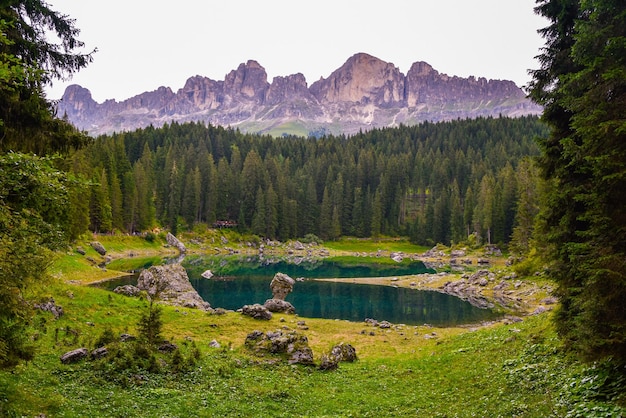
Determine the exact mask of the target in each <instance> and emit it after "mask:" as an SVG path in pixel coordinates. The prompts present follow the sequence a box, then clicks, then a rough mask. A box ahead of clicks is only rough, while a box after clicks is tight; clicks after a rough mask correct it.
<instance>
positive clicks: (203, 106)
mask: <svg viewBox="0 0 626 418" xmlns="http://www.w3.org/2000/svg"><path fill="white" fill-rule="evenodd" d="M57 111H58V114H59V115H64V114H67V116H68V119H69V120H70V121H71V122H72V123H74V124H75V125H76V126H77V127H78V128H80V129H83V130H86V131H88V132H89V133H90V134H92V135H99V134H103V133H111V132H114V131H122V130H133V129H137V128H141V127H145V126H148V125H154V126H159V125H161V124H164V123H168V122H172V121H180V122H184V121H203V122H206V123H212V124H215V125H223V126H236V127H238V128H239V129H240V130H243V131H246V130H253V131H254V132H262V133H272V134H275V135H280V134H282V133H285V132H287V133H290V134H294V133H296V134H299V135H307V134H310V133H312V132H315V133H335V134H339V133H343V134H351V133H355V132H358V131H359V130H368V129H371V128H374V127H378V128H380V127H387V126H396V125H398V124H400V123H402V124H405V125H408V124H416V123H419V122H421V121H425V120H428V121H440V120H449V119H457V118H468V117H477V116H498V115H505V116H521V115H527V114H539V113H540V112H541V108H540V107H539V106H537V105H535V104H533V103H532V102H531V101H530V100H528V99H527V98H526V97H525V94H524V92H523V91H522V90H521V89H520V88H519V87H517V86H516V85H515V83H513V82H512V81H507V80H487V79H485V78H482V77H478V78H476V77H468V78H462V77H456V76H448V75H446V74H440V73H439V72H438V71H437V70H435V69H434V68H433V67H432V66H431V65H430V64H428V63H426V62H422V61H418V62H415V63H414V64H413V65H412V66H411V68H410V69H409V71H408V72H407V74H406V76H405V75H404V74H402V72H400V70H399V69H398V68H397V67H396V66H395V65H394V64H392V63H390V62H385V61H383V60H381V59H379V58H376V57H374V56H371V55H369V54H365V53H358V54H355V55H353V56H352V57H350V58H349V59H348V60H347V61H346V62H345V63H344V64H343V65H342V66H341V67H340V68H338V69H337V70H335V71H333V72H332V73H331V74H330V76H328V78H323V77H322V78H320V80H318V81H316V82H315V83H313V84H312V85H311V86H310V87H308V86H307V81H306V79H305V77H304V75H302V74H301V73H297V74H292V75H289V76H284V77H283V76H279V77H274V78H273V80H272V83H271V84H270V83H268V81H267V73H266V71H265V69H264V68H263V67H262V66H261V65H260V64H259V63H258V62H256V61H254V60H249V61H247V62H246V63H242V64H240V65H239V66H238V67H237V69H236V70H232V71H231V72H229V73H228V74H226V76H225V78H224V80H223V81H215V80H211V79H209V78H206V77H203V76H200V75H196V76H193V77H190V78H189V79H188V80H187V81H186V83H185V85H184V86H183V87H182V88H181V89H179V90H178V91H177V92H173V91H172V89H171V88H169V87H159V88H158V89H156V90H154V91H151V92H145V93H142V94H139V95H137V96H135V97H132V98H130V99H127V100H124V101H122V102H116V101H115V100H107V101H105V102H103V103H96V102H95V101H94V100H93V98H92V96H91V93H90V92H89V90H87V89H86V88H83V87H81V86H77V85H72V86H69V87H68V88H67V90H66V91H65V94H64V95H63V98H62V99H61V101H60V102H59V105H58V108H57ZM283 129H284V130H283ZM294 129H295V130H294Z"/></svg>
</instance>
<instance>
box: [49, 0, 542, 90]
mask: <svg viewBox="0 0 626 418" xmlns="http://www.w3.org/2000/svg"><path fill="white" fill-rule="evenodd" d="M48 1H49V4H50V6H51V8H52V9H53V10H55V11H58V12H61V13H63V14H66V15H69V17H70V18H72V19H75V20H76V26H77V27H78V28H79V29H80V30H81V33H80V35H79V39H80V40H82V41H83V42H85V44H86V50H91V49H93V48H97V49H98V52H97V53H96V54H95V55H94V61H93V63H91V64H90V65H89V66H88V67H87V68H85V69H83V70H81V71H80V72H79V73H78V74H76V75H75V76H74V77H73V78H72V79H71V80H70V81H67V82H66V81H63V82H60V81H57V82H55V84H54V86H53V87H52V88H50V89H48V98H50V99H58V98H60V97H61V96H62V95H63V92H64V91H65V87H67V86H68V85H69V84H80V85H82V86H83V87H86V88H88V89H89V90H91V93H92V95H93V98H94V99H95V100H96V101H98V102H102V101H104V100H106V99H116V100H118V101H119V100H124V99H127V98H129V97H132V96H134V95H137V94H139V93H142V92H144V91H152V90H155V89H157V88H158V87H159V86H167V87H171V88H172V90H174V91H176V90H178V89H179V88H181V87H183V85H184V84H185V81H186V80H187V79H188V78H189V77H191V76H194V75H202V76H205V77H209V78H211V79H213V80H223V79H224V76H225V75H226V74H227V73H228V72H230V71H231V70H234V69H236V68H237V67H238V66H239V64H241V63H244V62H246V61H248V60H250V59H253V60H256V61H257V62H259V64H261V65H262V66H263V67H264V68H265V70H266V71H267V74H268V81H269V82H271V81H272V78H273V77H275V76H287V75H290V74H295V73H302V74H304V76H305V77H306V79H307V82H308V84H309V85H311V84H312V83H313V82H314V81H316V80H318V79H319V78H320V77H324V78H327V77H328V76H329V75H330V74H331V73H332V72H333V71H334V70H336V69H337V68H339V67H340V66H341V65H342V64H343V63H344V62H345V61H346V60H347V59H348V58H349V57H350V56H352V55H354V54H355V53H358V52H365V53H368V54H371V55H373V56H375V57H378V58H380V59H382V60H384V61H387V62H391V63H393V64H395V65H396V66H397V67H398V68H399V69H400V71H402V72H403V73H404V74H406V72H407V71H408V70H409V68H410V66H411V64H412V63H414V62H416V61H426V62H428V63H429V64H431V65H432V66H433V67H434V68H435V69H436V70H437V71H439V72H441V73H445V74H448V75H451V76H452V75H456V76H461V77H468V76H470V75H474V76H481V77H486V78H488V79H506V80H513V81H514V82H515V83H516V84H517V85H519V86H523V85H525V84H526V83H528V81H529V80H530V77H529V75H528V70H529V69H533V68H537V62H536V60H535V59H534V57H535V56H536V55H537V54H538V53H539V49H540V48H541V47H542V46H543V44H544V42H543V40H542V39H541V37H540V36H539V35H538V34H537V29H540V28H542V27H544V26H546V25H547V24H546V21H545V20H543V19H542V18H540V17H539V16H536V15H535V14H534V12H533V7H534V5H535V0H384V1H383V0H314V1H312V0H299V1H298V0H176V1H167V2H165V1H160V0H108V1H86V0H48Z"/></svg>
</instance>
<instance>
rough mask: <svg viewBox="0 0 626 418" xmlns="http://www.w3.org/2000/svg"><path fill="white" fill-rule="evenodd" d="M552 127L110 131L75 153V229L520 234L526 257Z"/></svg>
mask: <svg viewBox="0 0 626 418" xmlns="http://www.w3.org/2000/svg"><path fill="white" fill-rule="evenodd" d="M546 133H547V128H545V127H544V125H542V123H541V122H540V121H539V119H538V118H536V117H522V118H515V119H510V118H503V117H501V118H479V119H471V120H470V119H468V120H457V121H452V122H442V123H422V124H420V125H417V126H411V127H408V126H401V127H399V128H389V129H374V130H371V131H368V132H362V133H360V134H357V135H354V136H350V137H345V136H326V137H321V138H313V137H310V138H301V137H283V138H273V137H269V136H261V135H253V134H244V133H241V132H239V131H238V130H235V129H230V128H222V127H215V126H211V125H209V126H205V125H204V124H200V123H189V124H176V123H175V124H171V125H165V126H164V127H163V128H158V129H157V128H152V127H149V128H146V129H140V130H137V131H134V132H127V133H119V134H113V135H111V136H102V137H99V138H97V139H96V140H95V141H94V142H93V143H92V144H91V145H90V146H88V147H86V148H84V149H82V150H80V151H78V152H76V153H75V154H74V155H73V157H72V159H71V164H72V167H71V170H72V171H73V172H74V173H75V174H77V175H79V176H82V177H83V178H86V179H89V180H91V181H90V183H89V186H88V187H89V189H90V190H82V191H80V192H76V193H74V196H73V199H72V200H73V205H72V206H73V208H72V210H73V212H74V214H73V216H72V219H73V221H72V222H73V223H74V224H73V230H74V231H75V233H76V234H79V233H80V231H84V230H85V229H86V228H87V227H89V229H90V230H92V231H94V232H98V233H106V232H111V231H121V232H126V233H136V232H141V231H147V230H151V229H153V228H156V227H165V228H168V229H170V230H172V231H173V232H177V231H182V230H187V229H193V228H196V227H198V226H200V227H202V226H214V225H219V226H229V227H237V228H238V229H240V230H241V231H245V232H249V233H253V234H256V235H258V236H260V237H264V238H270V239H279V240H286V239H293V238H297V237H304V236H305V235H307V234H313V235H315V236H318V237H319V238H321V239H323V240H326V239H335V238H338V237H340V236H355V237H378V236H390V235H391V236H395V235H405V236H410V237H411V240H412V241H414V242H415V243H418V244H422V245H432V244H437V243H443V244H446V245H449V244H451V243H455V242H460V241H464V240H466V239H467V238H468V236H471V237H474V239H476V241H477V242H478V243H483V244H486V243H498V244H508V243H509V242H510V241H511V239H512V238H513V237H515V239H514V241H515V243H516V245H521V246H522V249H524V248H525V247H527V245H528V239H529V236H530V233H531V232H532V226H533V219H534V215H535V214H536V212H537V202H536V200H537V193H538V190H539V188H538V180H537V173H536V169H535V168H534V166H533V163H532V158H530V157H533V156H536V155H537V154H538V148H537V145H536V142H535V139H536V138H537V137H538V136H545V135H546ZM86 193H87V194H86ZM86 196H89V198H86ZM87 214H88V215H87Z"/></svg>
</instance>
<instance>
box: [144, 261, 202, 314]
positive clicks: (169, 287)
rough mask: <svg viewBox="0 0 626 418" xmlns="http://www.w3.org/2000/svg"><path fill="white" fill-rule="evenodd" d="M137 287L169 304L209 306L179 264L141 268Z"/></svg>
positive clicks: (198, 307) (200, 307)
mask: <svg viewBox="0 0 626 418" xmlns="http://www.w3.org/2000/svg"><path fill="white" fill-rule="evenodd" d="M137 288H139V289H140V290H145V291H146V292H148V295H150V296H151V297H153V298H156V299H158V300H162V301H164V302H166V303H169V304H171V305H177V306H183V307H185V308H196V309H202V310H209V309H210V308H211V305H209V303H208V302H206V301H205V300H203V299H202V298H201V297H200V295H199V294H198V292H197V291H196V289H194V288H193V286H192V285H191V282H190V281H189V277H188V276H187V272H186V271H185V269H184V268H183V266H181V265H180V264H166V265H164V266H152V267H150V268H149V269H146V270H143V271H142V272H141V274H140V275H139V279H138V280H137Z"/></svg>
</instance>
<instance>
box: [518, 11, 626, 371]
mask: <svg viewBox="0 0 626 418" xmlns="http://www.w3.org/2000/svg"><path fill="white" fill-rule="evenodd" d="M536 11H537V12H538V13H539V14H541V15H542V16H544V17H546V18H547V19H548V20H549V21H550V25H549V26H548V27H546V28H545V29H543V30H542V31H541V33H542V35H543V36H544V38H545V39H546V47H545V48H544V50H543V53H542V55H541V56H540V57H539V58H540V63H541V68H540V69H538V70H536V71H534V73H533V82H532V84H531V86H530V87H531V89H530V91H531V97H532V98H533V99H534V100H536V101H537V102H538V103H539V104H541V105H543V106H544V114H543V120H544V121H545V122H547V123H548V124H549V125H550V127H551V132H550V135H549V136H547V137H546V138H544V139H542V140H541V141H540V146H541V148H542V157H541V159H540V165H541V168H542V175H543V177H544V178H545V180H546V181H547V187H548V193H547V195H546V199H545V202H543V205H542V210H541V225H542V232H543V234H542V235H543V236H544V237H545V244H546V245H547V251H546V254H547V258H548V259H549V260H550V261H551V265H550V271H551V275H552V276H553V277H554V279H555V280H556V281H557V283H558V289H557V294H558V296H559V298H560V302H561V308H560V309H559V311H558V313H557V316H556V324H557V329H558V332H559V334H560V335H561V336H562V337H563V339H564V341H565V342H566V343H567V344H568V346H569V347H571V348H573V349H575V350H576V351H578V352H579V353H582V354H583V355H584V356H585V357H586V358H588V359H592V360H593V359H600V358H605V357H613V358H617V359H620V360H622V361H624V360H626V304H624V300H626V264H625V263H624V260H626V217H624V207H626V194H625V193H624V190H626V174H625V173H626V127H625V125H624V114H625V112H626V3H624V2H623V1H619V0H582V1H574V0H542V1H540V2H539V5H538V6H537V8H536Z"/></svg>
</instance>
